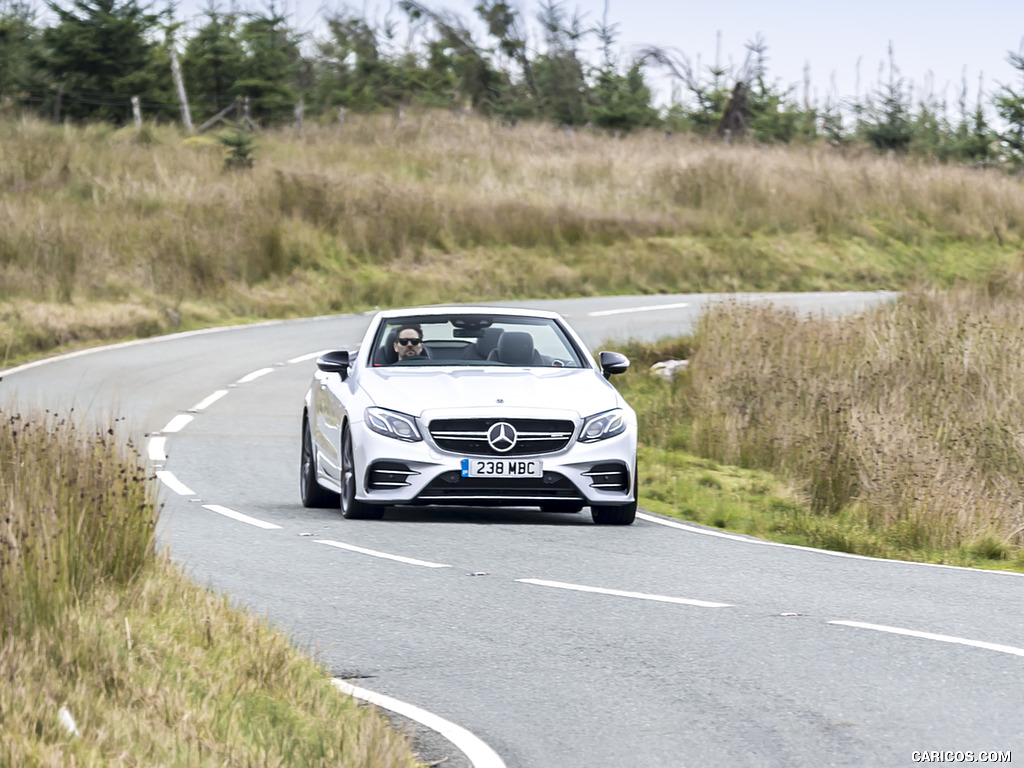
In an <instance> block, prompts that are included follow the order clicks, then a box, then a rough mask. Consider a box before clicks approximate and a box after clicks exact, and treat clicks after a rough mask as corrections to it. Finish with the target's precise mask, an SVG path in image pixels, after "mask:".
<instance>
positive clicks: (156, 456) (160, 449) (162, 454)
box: [148, 437, 167, 462]
mask: <svg viewBox="0 0 1024 768" xmlns="http://www.w3.org/2000/svg"><path fill="white" fill-rule="evenodd" d="M166 446H167V438H166V437H151V438H149V445H148V449H149V450H148V453H149V460H150V461H155V462H163V461H167V451H166Z"/></svg>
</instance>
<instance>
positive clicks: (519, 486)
mask: <svg viewBox="0 0 1024 768" xmlns="http://www.w3.org/2000/svg"><path fill="white" fill-rule="evenodd" d="M416 498H417V500H418V501H422V502H432V503H435V504H439V503H445V502H448V503H455V502H463V503H472V502H475V501H480V502H486V503H487V504H509V505H515V504H523V503H528V502H530V501H534V502H537V501H551V500H569V499H576V500H580V501H582V500H583V497H582V496H581V495H580V492H579V490H578V489H577V488H576V486H575V485H573V484H572V482H571V481H570V480H569V479H568V478H567V477H565V476H564V475H561V474H559V473H558V472H545V473H544V476H543V477H514V478H508V477H463V476H462V473H461V472H459V471H458V470H454V471H452V472H445V473H443V474H441V475H438V476H437V477H436V478H434V479H433V480H432V481H431V482H430V483H429V484H428V485H427V487H426V488H424V489H423V490H422V491H421V492H420V494H419V496H417V497H416Z"/></svg>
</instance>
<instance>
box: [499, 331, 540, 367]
mask: <svg viewBox="0 0 1024 768" xmlns="http://www.w3.org/2000/svg"><path fill="white" fill-rule="evenodd" d="M496 351H497V353H498V354H497V357H498V361H499V362H502V363H506V364H508V365H531V364H532V363H533V336H531V335H530V334H528V333H525V332H523V331H505V332H504V333H503V334H501V338H500V339H498V347H497V350H496Z"/></svg>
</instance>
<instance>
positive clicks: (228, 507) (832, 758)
mask: <svg viewBox="0 0 1024 768" xmlns="http://www.w3.org/2000/svg"><path fill="white" fill-rule="evenodd" d="M730 298H736V297H730ZM884 298H887V296H885V295H879V294H871V295H864V294H838V295H831V294H801V295H796V296H785V295H773V296H771V297H739V299H740V300H750V301H765V300H770V301H772V302H773V303H777V304H784V303H786V304H791V305H792V306H797V307H798V308H800V309H802V310H806V311H808V312H840V311H858V310H859V309H862V308H863V307H864V306H866V305H867V304H868V303H871V302H873V301H877V300H879V299H884ZM716 300H721V297H713V296H705V295H695V296H655V297H642V298H637V297H615V298H610V299H577V300H563V301H546V302H518V303H519V304H529V305H531V306H538V307H544V308H554V309H556V310H558V311H560V312H562V313H563V314H565V315H566V316H568V317H569V318H570V320H571V321H572V322H573V324H574V325H575V326H576V327H577V328H578V329H579V330H580V331H581V332H582V333H583V335H584V336H585V338H586V339H587V340H588V342H589V343H591V344H592V345H595V346H597V345H598V344H599V342H600V341H601V340H602V339H606V338H623V337H636V338H646V339H653V338H658V337H662V336H667V335H671V334H673V333H679V332H685V331H687V330H689V328H690V327H691V326H692V323H693V321H694V319H695V318H696V316H697V314H698V313H699V312H700V311H701V309H702V308H703V307H704V306H705V305H706V302H708V301H716ZM368 320H369V317H368V316H360V315H357V316H340V317H331V318H317V319H311V320H304V321H294V322H287V323H270V324H263V325H259V326H248V327H244V328H235V329H228V330H221V331H216V332H200V333H192V334H179V335H176V336H171V337H164V338H162V339H157V340H150V341H147V342H143V343H136V344H129V345H119V346H115V347H111V348H104V349H101V350H95V351H89V352H88V353H84V354H77V355H73V356H65V357H63V358H59V359H55V360H53V361H50V362H46V363H43V364H33V365H29V366H22V367H20V368H15V369H11V370H8V371H5V372H0V376H2V383H0V405H2V406H3V407H5V408H12V407H15V408H19V409H22V410H25V409H27V408H30V407H46V408H49V409H50V410H51V411H66V410H68V409H71V408H74V409H75V411H76V412H77V413H78V414H79V415H82V414H87V415H88V416H89V417H90V418H97V419H99V420H100V421H102V420H104V419H110V418H114V417H116V418H122V419H124V423H125V424H126V425H128V426H129V427H130V428H131V429H132V430H134V431H135V432H136V434H137V439H138V440H139V444H140V445H143V446H145V450H146V452H147V455H148V456H149V458H150V459H151V461H152V462H153V463H154V466H155V468H156V469H158V470H159V471H160V472H161V478H162V479H163V480H164V493H163V497H164V500H165V502H166V504H165V509H164V514H163V516H162V519H161V526H160V530H159V535H160V539H161V542H162V543H163V544H165V545H166V546H168V547H169V548H170V551H171V553H172V555H173V556H174V558H175V559H176V560H177V561H179V562H181V563H182V564H183V565H185V566H186V567H187V568H188V569H189V570H190V571H191V572H192V574H193V575H194V576H195V577H196V578H197V579H199V580H200V581H203V582H208V583H209V584H211V585H213V586H214V587H216V588H218V589H224V590H228V591H230V593H231V594H232V595H233V596H234V597H235V598H236V599H237V600H239V601H240V602H242V603H244V604H246V605H248V606H250V607H251V608H253V609H254V610H256V611H257V612H259V613H265V614H267V615H268V616H270V617H271V618H272V619H273V620H274V621H275V622H277V623H278V624H279V625H281V626H282V627H285V628H287V629H288V630H289V631H290V632H291V633H293V635H294V636H295V638H296V640H297V641H299V642H300V643H304V644H308V645H309V646H310V647H314V648H316V649H317V652H318V653H319V655H320V657H321V658H322V659H323V660H324V661H325V663H326V664H327V666H328V667H329V668H330V669H331V670H332V671H333V672H334V674H335V675H337V676H338V677H340V678H344V679H346V680H348V681H349V682H350V683H352V684H354V685H356V686H358V687H359V688H361V689H366V690H369V691H373V692H375V693H376V694H380V695H382V696H386V697H392V698H394V699H397V700H399V701H402V702H408V703H409V704H411V705H413V706H415V707H419V708H422V709H423V710H427V711H429V712H431V713H434V714H435V715H437V716H438V717H440V718H443V719H444V720H446V721H448V722H450V723H454V724H457V725H458V726H461V728H463V729H466V730H467V731H469V732H470V733H472V734H474V735H475V736H476V737H477V738H479V739H481V740H482V741H483V742H484V743H485V744H486V745H488V746H489V748H490V749H493V750H494V752H495V753H496V754H497V755H500V758H501V760H502V761H504V763H505V764H506V765H507V766H509V768H520V767H521V768H527V767H528V768H548V767H550V768H573V767H575V766H593V765H616V766H673V767H675V766H735V765H743V766H762V765H763V766H777V765H787V766H821V765H850V766H873V765H879V766H894V765H911V764H913V763H914V761H915V758H918V759H919V758H920V753H925V754H926V756H927V755H929V754H931V753H933V752H934V753H936V754H937V753H940V752H941V753H944V752H947V751H948V752H953V753H954V754H955V753H956V752H962V753H964V755H965V756H966V755H967V753H971V754H973V755H975V756H981V755H982V754H983V753H984V755H985V756H987V757H988V756H993V755H994V756H997V757H998V756H1000V755H1005V754H1006V753H1010V754H1012V753H1013V752H1014V751H1018V752H1019V751H1020V748H1021V747H1022V745H1021V743H1020V742H1021V740H1022V738H1024V736H1022V734H1024V727H1022V726H1024V714H1022V713H1024V622H1022V620H1021V618H1020V606H1021V604H1022V596H1024V580H1022V578H1021V577H1020V576H1017V575H1014V574H1005V573H989V572H980V571H968V570H963V569H954V568H940V567H928V566H920V565H913V564H906V563H898V562H890V561H879V560H871V559H867V558H857V557H844V556H839V555H838V554H837V553H823V552H818V551H815V550H809V549H805V548H798V547H784V546H778V545H772V544H770V543H765V542H760V541H757V540H752V539H749V538H746V537H743V536H735V535H730V534H724V533H723V532H720V531H715V530H711V529H706V528H702V527H700V526H696V525H691V524H685V523H680V522H678V521H671V520H667V519H665V518H661V517H659V516H655V515H650V514H647V513H643V514H641V516H640V519H638V521H637V523H636V524H635V525H633V526H630V527H627V528H622V529H616V528H604V527H597V526H593V525H591V524H590V522H589V516H587V515H580V514H576V515H571V514H570V515H566V514H545V513H540V512H535V511H529V510H497V511H485V510H458V509H433V508H430V509H425V510H424V509H421V510H411V511H398V512H389V514H388V515H387V517H386V518H385V519H384V520H383V521H351V520H344V519H342V518H341V517H340V515H339V514H338V513H335V512H333V511H330V510H306V509H303V508H302V507H301V505H300V504H299V500H298V482H297V474H298V454H299V444H298V443H299V440H298V438H299V434H298V427H299V413H300V409H301V402H302V395H303V392H304V391H305V387H306V385H307V383H308V380H309V377H310V375H311V373H312V370H313V367H314V362H313V359H314V357H315V354H316V353H317V352H319V351H322V350H325V349H330V348H339V347H345V346H347V345H352V344H354V343H355V342H356V341H357V340H358V338H359V336H360V335H361V332H362V330H363V329H364V328H365V327H366V324H367V322H368ZM144 435H145V437H144ZM430 748H431V749H432V750H434V751H435V754H438V755H439V756H438V757H436V758H434V759H440V757H443V756H446V755H444V754H440V753H439V752H437V750H441V751H442V752H443V750H444V749H445V745H443V744H441V745H438V744H433V745H431V747H430ZM1021 754H1024V752H1021V753H1020V754H1018V761H1019V760H1020V759H1021V756H1020V755H1021ZM976 761H979V762H980V760H976ZM460 764H463V765H465V764H468V762H467V761H466V760H465V757H464V756H460V755H454V754H453V755H452V759H451V760H449V761H448V762H446V763H444V765H445V766H446V767H447V766H455V765H460Z"/></svg>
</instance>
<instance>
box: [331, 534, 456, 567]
mask: <svg viewBox="0 0 1024 768" xmlns="http://www.w3.org/2000/svg"><path fill="white" fill-rule="evenodd" d="M315 543H317V544H326V545H327V546H329V547H337V548H338V549H347V550H349V551H350V552H359V553H360V554H363V555H370V556H371V557H381V558H384V559H385V560H396V561H398V562H399V563H406V564H407V565H421V566H423V567H424V568H451V566H450V565H444V564H442V563H432V562H430V561H429V560H416V559H414V558H411V557H402V556H401V555H391V554H388V553H387V552H378V551H377V550H375V549H363V548H362V547H357V546H355V545H354V544H345V543H344V542H341V541H330V540H329V539H317V540H316V542H315Z"/></svg>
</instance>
